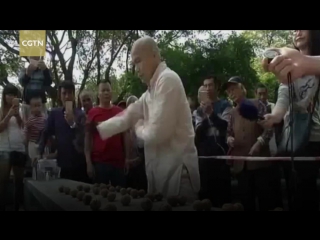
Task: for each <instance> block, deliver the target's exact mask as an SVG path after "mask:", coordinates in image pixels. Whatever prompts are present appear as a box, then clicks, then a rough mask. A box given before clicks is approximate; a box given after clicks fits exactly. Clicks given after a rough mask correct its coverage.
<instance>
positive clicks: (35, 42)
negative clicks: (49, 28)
mask: <svg viewBox="0 0 320 240" xmlns="http://www.w3.org/2000/svg"><path fill="white" fill-rule="evenodd" d="M19 46H20V56H21V57H44V56H45V53H46V31H45V30H20V31H19Z"/></svg>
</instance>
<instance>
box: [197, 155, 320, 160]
mask: <svg viewBox="0 0 320 240" xmlns="http://www.w3.org/2000/svg"><path fill="white" fill-rule="evenodd" d="M198 158H199V159H224V160H234V161H291V157H254V156H198ZM294 160H295V161H320V157H294Z"/></svg>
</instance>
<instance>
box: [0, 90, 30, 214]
mask: <svg viewBox="0 0 320 240" xmlns="http://www.w3.org/2000/svg"><path fill="white" fill-rule="evenodd" d="M19 95H20V92H19V90H18V88H17V87H15V86H14V85H12V84H8V85H6V86H5V87H4V89H3V92H2V98H1V105H0V211H4V210H5V200H6V189H7V186H8V182H9V179H10V172H11V170H12V171H13V175H14V187H15V197H14V204H15V210H16V211H18V210H19V207H20V204H21V203H22V199H23V178H24V170H25V163H26V154H25V145H24V137H23V121H22V118H21V116H20V113H19V98H18V96H19Z"/></svg>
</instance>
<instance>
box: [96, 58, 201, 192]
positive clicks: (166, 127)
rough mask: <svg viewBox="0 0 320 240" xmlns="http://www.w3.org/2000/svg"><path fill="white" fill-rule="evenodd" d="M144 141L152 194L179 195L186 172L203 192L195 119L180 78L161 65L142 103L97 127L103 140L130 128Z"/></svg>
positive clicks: (138, 102) (192, 182)
mask: <svg viewBox="0 0 320 240" xmlns="http://www.w3.org/2000/svg"><path fill="white" fill-rule="evenodd" d="M132 126H135V127H136V134H137V136H138V137H140V138H141V139H143V140H144V147H145V161H146V174H147V178H148V192H157V191H159V192H162V193H163V194H164V195H165V196H174V195H178V194H179V189H180V181H181V175H182V169H183V167H184V166H185V167H186V168H187V170H188V172H189V176H190V180H191V184H192V188H193V190H194V192H195V193H197V192H198V191H199V190H200V176H199V165H198V156H197V150H196V147H195V144H194V135H195V134H194V129H193V125H192V116H191V112H190V108H189V104H188V101H187V97H186V93H185V90H184V87H183V85H182V82H181V79H180V77H179V76H178V75H177V74H176V73H175V72H174V71H172V70H171V69H170V68H168V67H167V65H166V64H165V63H161V64H160V65H159V66H158V68H157V70H156V72H155V73H154V75H153V78H152V79H151V81H150V87H149V90H147V91H146V92H145V93H144V94H143V95H142V96H141V97H140V99H139V100H138V101H136V102H135V103H132V104H131V105H130V106H129V107H128V108H127V110H126V111H124V112H122V113H120V114H119V115H118V116H115V117H113V118H111V119H109V120H107V121H105V122H103V123H101V124H100V125H99V126H98V127H97V128H98V131H99V133H100V135H101V138H102V139H106V138H109V137H111V136H113V135H115V134H118V133H120V132H124V131H126V130H127V129H129V128H130V127H132Z"/></svg>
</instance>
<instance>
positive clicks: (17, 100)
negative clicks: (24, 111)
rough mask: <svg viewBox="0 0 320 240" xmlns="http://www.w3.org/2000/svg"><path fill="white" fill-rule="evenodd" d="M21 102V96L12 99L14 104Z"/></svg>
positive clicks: (17, 104)
mask: <svg viewBox="0 0 320 240" xmlns="http://www.w3.org/2000/svg"><path fill="white" fill-rule="evenodd" d="M19 103H20V99H19V98H14V99H12V105H14V106H19Z"/></svg>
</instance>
